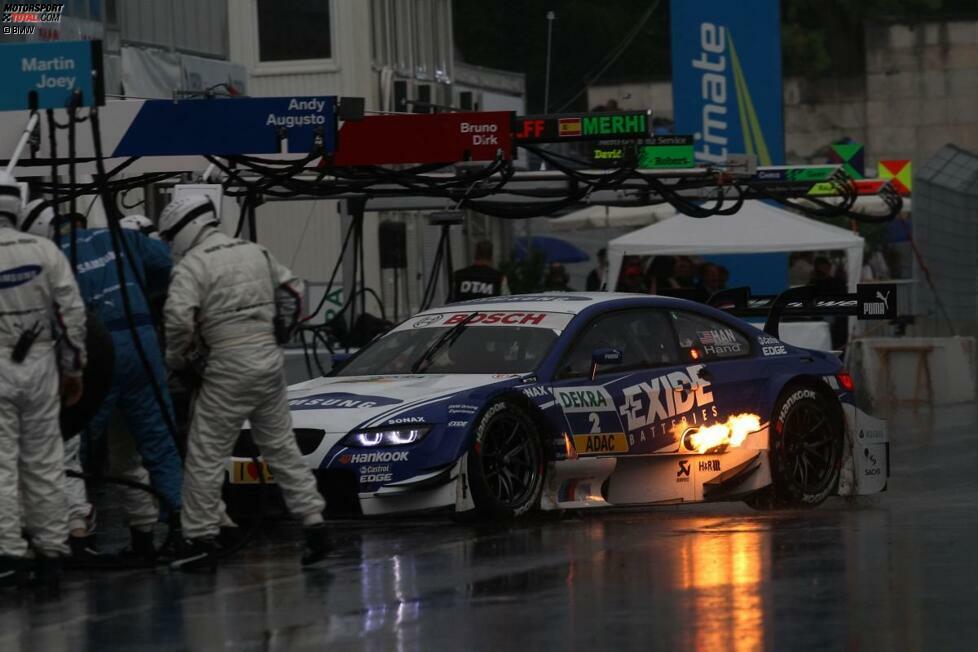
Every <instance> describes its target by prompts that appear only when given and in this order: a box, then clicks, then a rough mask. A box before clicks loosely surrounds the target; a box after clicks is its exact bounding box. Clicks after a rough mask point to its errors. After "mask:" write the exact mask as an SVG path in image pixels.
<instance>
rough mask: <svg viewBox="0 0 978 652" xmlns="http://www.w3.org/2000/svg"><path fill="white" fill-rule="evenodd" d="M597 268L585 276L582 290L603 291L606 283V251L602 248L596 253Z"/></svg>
mask: <svg viewBox="0 0 978 652" xmlns="http://www.w3.org/2000/svg"><path fill="white" fill-rule="evenodd" d="M596 257H597V259H598V266H597V267H595V268H594V269H592V270H591V273H590V274H588V275H587V281H586V282H585V285H584V289H586V290H587V291H588V292H598V291H600V290H605V289H606V285H607V283H608V250H607V249H605V248H604V247H602V248H601V249H598V253H597V256H596Z"/></svg>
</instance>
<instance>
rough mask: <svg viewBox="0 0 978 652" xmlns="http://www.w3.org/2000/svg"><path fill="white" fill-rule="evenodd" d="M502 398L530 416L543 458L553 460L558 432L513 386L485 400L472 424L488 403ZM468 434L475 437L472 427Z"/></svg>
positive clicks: (540, 411) (480, 415)
mask: <svg viewBox="0 0 978 652" xmlns="http://www.w3.org/2000/svg"><path fill="white" fill-rule="evenodd" d="M503 400H505V401H509V402H511V403H513V404H514V405H516V406H518V407H520V408H521V409H522V410H523V411H524V412H526V415H527V416H528V417H530V419H531V420H532V421H533V424H534V425H535V426H536V427H537V433H538V434H539V436H540V441H541V442H542V444H543V452H544V456H545V458H546V459H547V460H548V461H550V460H553V459H554V457H555V455H554V453H555V452H556V450H555V445H554V440H555V439H556V438H557V436H558V435H559V434H560V433H558V432H556V431H555V430H554V428H553V425H552V424H551V423H550V421H549V419H547V415H545V414H544V413H543V410H541V409H540V408H539V407H538V406H537V405H536V404H535V403H534V402H533V401H531V400H530V399H529V398H527V397H526V396H525V395H524V394H523V392H520V391H517V390H516V389H515V388H510V389H506V390H504V391H502V392H499V393H498V394H496V395H494V396H492V397H491V398H490V399H489V400H487V401H486V403H485V405H484V406H483V407H482V409H481V410H479V414H478V416H477V417H476V418H475V419H474V421H473V424H474V423H477V422H478V421H479V419H481V418H482V415H483V414H484V413H485V411H486V410H487V409H488V408H489V406H490V405H492V404H493V403H495V402H497V401H503ZM469 436H470V437H475V428H472V431H471V433H470V435H469Z"/></svg>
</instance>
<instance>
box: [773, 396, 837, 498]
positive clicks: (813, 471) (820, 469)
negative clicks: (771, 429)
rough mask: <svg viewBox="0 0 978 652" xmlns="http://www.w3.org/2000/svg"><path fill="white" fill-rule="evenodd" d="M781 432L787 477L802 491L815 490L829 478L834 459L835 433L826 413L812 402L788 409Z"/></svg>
mask: <svg viewBox="0 0 978 652" xmlns="http://www.w3.org/2000/svg"><path fill="white" fill-rule="evenodd" d="M784 432H785V433H788V434H789V437H788V438H787V440H786V441H785V457H786V459H787V463H788V464H787V466H788V468H787V471H788V477H789V478H790V480H791V482H792V484H794V485H795V486H796V487H798V489H800V490H801V491H802V492H804V493H819V492H821V491H823V490H824V489H825V486H826V484H827V483H828V482H830V481H831V479H832V475H833V473H834V471H835V466H836V462H837V459H836V458H837V455H838V453H837V447H836V440H837V435H836V432H835V428H833V426H832V423H831V421H830V419H829V417H828V415H826V414H824V413H823V411H822V410H820V409H819V408H818V407H817V406H815V405H810V404H803V405H799V406H797V407H796V408H795V409H794V410H792V412H791V414H790V415H789V416H788V418H787V419H786V422H785V427H784Z"/></svg>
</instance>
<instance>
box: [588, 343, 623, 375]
mask: <svg viewBox="0 0 978 652" xmlns="http://www.w3.org/2000/svg"><path fill="white" fill-rule="evenodd" d="M623 358H624V356H623V355H622V352H621V351H619V350H618V349H613V348H611V347H601V348H599V349H594V350H593V351H591V380H594V378H595V376H597V375H598V367H603V366H612V365H619V364H621V363H622V360H623Z"/></svg>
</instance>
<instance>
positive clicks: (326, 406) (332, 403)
mask: <svg viewBox="0 0 978 652" xmlns="http://www.w3.org/2000/svg"><path fill="white" fill-rule="evenodd" d="M400 402H401V401H400V400H398V399H396V398H385V397H383V396H364V395H361V394H350V393H347V392H331V393H327V394H313V395H312V396H303V397H302V398H293V399H291V400H290V401H289V407H290V408H292V409H293V410H350V409H354V408H373V407H379V406H381V405H395V404H397V403H400Z"/></svg>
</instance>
